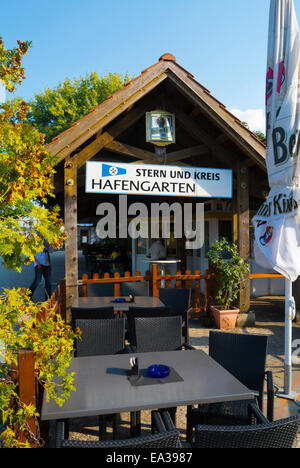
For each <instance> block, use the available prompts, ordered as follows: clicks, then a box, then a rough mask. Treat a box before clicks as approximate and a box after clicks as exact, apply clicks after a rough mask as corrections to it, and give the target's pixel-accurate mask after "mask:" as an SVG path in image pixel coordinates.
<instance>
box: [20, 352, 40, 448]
mask: <svg viewBox="0 0 300 468" xmlns="http://www.w3.org/2000/svg"><path fill="white" fill-rule="evenodd" d="M18 374H19V397H20V401H21V403H22V404H23V405H32V406H33V407H35V406H36V382H35V373H34V351H32V350H29V349H22V350H20V351H19V352H18ZM26 423H27V424H28V429H29V431H30V432H31V433H32V435H33V437H37V432H38V427H37V422H36V418H35V417H32V418H27V419H26ZM26 441H28V439H27V437H26V434H24V432H23V431H20V434H19V442H21V443H25V442H26ZM31 447H34V444H33V443H32V444H31Z"/></svg>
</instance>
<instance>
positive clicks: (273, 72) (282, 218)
mask: <svg viewBox="0 0 300 468" xmlns="http://www.w3.org/2000/svg"><path fill="white" fill-rule="evenodd" d="M299 59H300V36H299V28H298V23H297V18H296V14H295V9H294V3H293V0H271V6H270V22H269V43H268V63H267V78H266V122H267V132H266V136H267V151H266V164H267V169H268V178H269V185H270V188H271V191H270V194H269V196H268V198H267V200H266V201H265V203H264V204H263V205H262V206H261V208H260V209H259V210H258V212H257V214H256V216H255V217H254V218H253V224H254V226H255V243H256V245H255V260H256V261H257V263H259V264H260V265H262V266H264V267H267V268H270V267H271V268H273V269H274V270H276V271H278V272H279V273H281V274H283V275H284V276H285V277H286V278H288V279H290V280H292V281H295V279H296V278H297V277H298V276H299V274H300V229H299V227H300V217H299V210H298V206H299V202H300V189H299V175H300V174H299V171H300V169H299V123H300V103H299V87H298V81H299Z"/></svg>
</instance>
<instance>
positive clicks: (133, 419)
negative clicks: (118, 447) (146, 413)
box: [130, 411, 141, 437]
mask: <svg viewBox="0 0 300 468" xmlns="http://www.w3.org/2000/svg"><path fill="white" fill-rule="evenodd" d="M130 434H131V437H138V436H140V435H141V412H140V411H134V412H132V413H130Z"/></svg>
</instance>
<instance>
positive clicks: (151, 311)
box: [126, 306, 171, 346]
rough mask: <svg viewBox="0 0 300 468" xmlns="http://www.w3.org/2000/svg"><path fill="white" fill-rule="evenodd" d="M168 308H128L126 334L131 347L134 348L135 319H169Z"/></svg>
mask: <svg viewBox="0 0 300 468" xmlns="http://www.w3.org/2000/svg"><path fill="white" fill-rule="evenodd" d="M170 315H171V309H170V307H134V306H132V307H129V310H128V312H126V316H127V326H128V333H127V335H128V336H127V338H128V341H129V343H130V345H131V346H136V341H135V336H136V332H135V319H136V318H138V317H169V316H170Z"/></svg>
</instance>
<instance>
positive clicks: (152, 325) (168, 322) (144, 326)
mask: <svg viewBox="0 0 300 468" xmlns="http://www.w3.org/2000/svg"><path fill="white" fill-rule="evenodd" d="M181 327H182V318H181V317H180V316H177V317H176V316H174V317H139V318H136V319H135V331H136V337H135V339H136V350H137V352H138V353H143V352H144V353H147V352H152V351H154V352H155V351H175V350H176V349H180V347H181V344H182V332H181Z"/></svg>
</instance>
